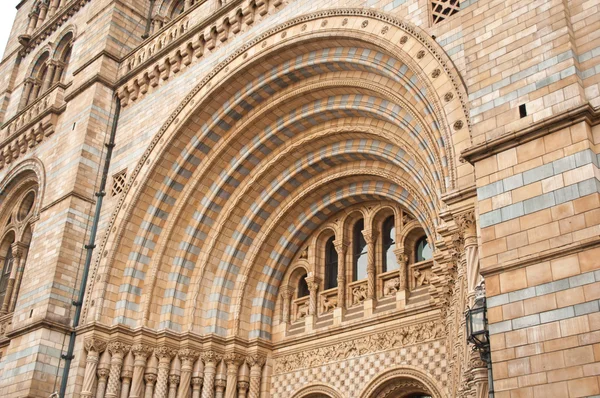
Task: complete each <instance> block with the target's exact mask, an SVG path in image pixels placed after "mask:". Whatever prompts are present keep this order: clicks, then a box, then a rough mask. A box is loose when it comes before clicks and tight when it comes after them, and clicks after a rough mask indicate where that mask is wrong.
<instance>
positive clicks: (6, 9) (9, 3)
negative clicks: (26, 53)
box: [0, 0, 20, 59]
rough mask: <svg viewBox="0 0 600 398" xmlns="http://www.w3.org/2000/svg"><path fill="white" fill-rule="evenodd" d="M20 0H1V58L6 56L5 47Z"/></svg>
mask: <svg viewBox="0 0 600 398" xmlns="http://www.w3.org/2000/svg"><path fill="white" fill-rule="evenodd" d="M19 1H20V0H0V59H2V57H3V56H4V49H5V48H6V43H7V42H8V36H9V35H10V29H11V28H12V24H13V21H14V19H15V15H16V14H17V9H16V8H15V7H17V4H19Z"/></svg>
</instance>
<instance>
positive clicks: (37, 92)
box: [29, 79, 42, 103]
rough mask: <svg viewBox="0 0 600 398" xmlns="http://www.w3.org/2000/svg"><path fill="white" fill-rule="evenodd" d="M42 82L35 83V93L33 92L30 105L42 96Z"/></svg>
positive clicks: (35, 81) (36, 81)
mask: <svg viewBox="0 0 600 398" xmlns="http://www.w3.org/2000/svg"><path fill="white" fill-rule="evenodd" d="M41 85H42V84H41V82H40V81H39V80H37V79H36V80H34V81H33V91H32V92H31V97H30V101H29V103H31V102H33V101H35V100H36V99H37V97H38V96H39V95H40V88H41Z"/></svg>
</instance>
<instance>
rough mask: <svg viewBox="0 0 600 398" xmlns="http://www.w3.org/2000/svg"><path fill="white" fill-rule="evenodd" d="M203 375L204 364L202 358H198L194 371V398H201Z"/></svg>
mask: <svg viewBox="0 0 600 398" xmlns="http://www.w3.org/2000/svg"><path fill="white" fill-rule="evenodd" d="M203 374H204V362H202V358H198V359H197V360H196V363H195V364H194V370H193V371H192V398H200V394H201V392H202V382H203V381H204V378H203Z"/></svg>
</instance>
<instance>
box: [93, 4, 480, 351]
mask: <svg viewBox="0 0 600 398" xmlns="http://www.w3.org/2000/svg"><path fill="white" fill-rule="evenodd" d="M462 98H464V88H463V86H462V82H461V80H460V78H459V77H458V74H457V72H456V71H455V69H454V67H453V65H452V63H451V61H450V60H449V59H448V58H447V56H446V55H445V54H444V53H443V51H441V50H439V49H438V46H437V44H436V43H435V41H433V40H432V39H431V38H430V37H428V36H426V35H425V34H422V33H420V32H419V29H418V28H417V27H413V26H409V25H407V24H405V23H403V22H401V21H398V20H395V19H393V18H390V17H389V16H386V15H384V14H378V13H376V12H371V11H366V10H342V11H340V10H338V11H331V12H320V13H315V14H312V15H308V16H303V17H300V18H297V19H294V20H292V21H290V22H288V23H286V24H284V25H280V26H279V27H277V28H276V29H272V30H270V31H268V32H266V33H265V34H264V35H261V36H259V37H258V38H257V39H255V40H253V41H251V42H249V43H248V44H247V45H245V46H244V47H243V48H241V49H240V50H238V51H237V52H235V53H234V54H232V55H231V56H230V57H229V58H228V59H227V60H226V61H224V62H223V63H222V64H220V65H219V67H217V69H215V71H214V72H212V73H210V74H209V75H208V76H207V77H206V78H205V79H204V80H203V81H202V83H201V84H200V85H199V86H198V87H197V88H195V89H194V90H193V91H192V93H191V94H190V95H189V96H188V97H187V98H186V100H185V102H184V103H183V104H182V105H181V106H180V107H179V109H178V111H177V113H176V114H174V115H173V116H172V117H171V118H170V119H169V121H168V122H167V123H166V124H165V125H164V127H163V128H162V129H161V130H160V132H159V134H158V135H157V136H156V138H155V140H154V141H153V143H152V145H151V147H150V148H148V150H147V151H146V153H145V155H144V157H143V159H142V161H141V162H140V164H139V166H138V167H137V168H136V170H135V171H134V173H133V176H132V180H131V181H132V183H131V184H129V185H128V186H127V191H126V194H125V195H124V196H123V197H122V199H121V200H120V202H119V209H118V211H117V213H116V214H115V217H114V218H113V221H112V222H111V225H110V227H109V231H110V232H109V234H108V236H107V239H106V241H105V242H104V243H103V248H102V252H105V254H106V255H103V256H102V257H101V259H100V260H99V261H100V264H99V265H100V266H101V267H100V268H99V269H98V272H96V273H95V274H94V275H93V276H92V280H91V283H90V286H92V287H93V289H94V293H93V294H89V295H88V299H96V300H97V301H96V302H97V303H98V304H99V305H95V310H96V311H98V312H97V313H96V316H95V319H96V320H97V321H101V322H105V323H107V324H115V323H125V324H127V325H129V326H145V327H149V328H151V329H163V328H166V329H172V330H175V331H177V332H181V331H195V332H198V333H202V334H204V333H206V334H211V333H215V334H217V335H221V336H244V337H249V338H264V339H270V338H271V327H272V319H273V316H274V314H273V310H274V304H273V303H274V301H275V300H276V297H277V290H278V288H279V285H280V278H281V274H282V273H283V272H285V269H286V267H288V265H289V264H290V261H291V259H292V258H293V256H294V255H295V253H296V252H297V251H298V250H299V247H301V246H302V242H303V239H305V237H306V236H309V235H310V233H311V232H313V231H314V230H315V229H316V227H317V226H318V225H319V223H320V222H321V221H322V220H324V219H326V218H327V217H328V216H329V215H331V214H334V213H335V212H336V211H339V209H341V208H343V207H344V206H348V205H351V204H355V203H361V202H364V201H369V200H371V201H373V200H374V201H378V200H392V201H394V202H396V203H398V204H399V205H401V206H403V207H405V208H406V209H408V210H409V211H410V212H411V213H412V214H413V215H414V216H415V217H416V219H417V220H418V222H419V223H420V224H421V225H422V227H423V228H424V230H425V231H426V233H427V235H428V236H430V237H431V238H432V241H434V240H435V236H434V235H435V228H436V225H437V224H438V223H439V216H438V214H439V209H440V206H441V204H440V196H441V195H442V194H444V193H445V192H447V191H449V190H451V189H453V188H454V187H455V186H456V184H457V178H456V175H457V174H456V173H457V172H456V166H455V165H456V163H457V155H456V153H455V151H454V146H453V144H454V143H453V141H455V140H463V141H464V140H467V141H468V140H469V131H468V117H467V115H466V112H465V108H464V102H463V101H462ZM461 167H463V166H461ZM465 167H470V166H466V165H465ZM125 232H126V233H125ZM99 274H103V275H107V277H106V278H98V277H97V276H96V275H99ZM98 281H100V283H98ZM157 289H158V290H157ZM109 291H110V292H114V293H111V294H110V296H111V297H112V298H111V299H110V302H108V303H107V305H104V304H102V303H103V300H105V299H106V296H107V292H109ZM88 308H89V307H88ZM133 309H135V310H133ZM88 320H92V319H90V318H88Z"/></svg>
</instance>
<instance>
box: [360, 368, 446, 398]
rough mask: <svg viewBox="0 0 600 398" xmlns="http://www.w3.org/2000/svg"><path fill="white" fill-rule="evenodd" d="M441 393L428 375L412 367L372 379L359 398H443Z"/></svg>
mask: <svg viewBox="0 0 600 398" xmlns="http://www.w3.org/2000/svg"><path fill="white" fill-rule="evenodd" d="M442 391H443V389H441V388H440V387H439V386H438V385H437V382H436V381H435V380H434V379H433V378H432V377H431V376H430V375H428V374H426V373H424V372H423V371H421V370H419V369H417V368H415V367H413V366H399V367H394V368H391V369H388V370H386V371H385V372H383V373H381V374H379V375H377V376H376V377H375V378H373V379H372V380H371V381H370V382H369V383H368V384H367V385H366V387H365V388H364V389H363V391H362V392H361V393H360V395H359V397H360V398H410V397H411V396H412V395H413V394H428V395H431V397H432V398H445V397H446V395H445V394H444V393H443V392H442Z"/></svg>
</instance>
